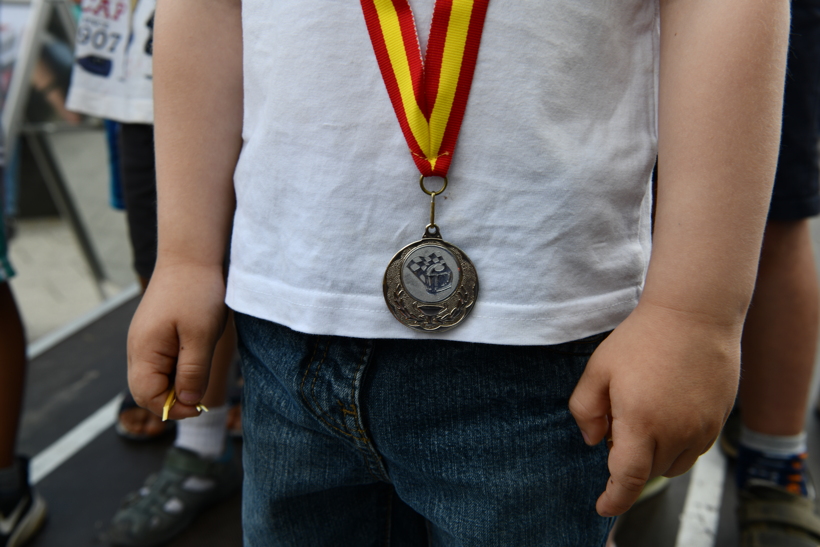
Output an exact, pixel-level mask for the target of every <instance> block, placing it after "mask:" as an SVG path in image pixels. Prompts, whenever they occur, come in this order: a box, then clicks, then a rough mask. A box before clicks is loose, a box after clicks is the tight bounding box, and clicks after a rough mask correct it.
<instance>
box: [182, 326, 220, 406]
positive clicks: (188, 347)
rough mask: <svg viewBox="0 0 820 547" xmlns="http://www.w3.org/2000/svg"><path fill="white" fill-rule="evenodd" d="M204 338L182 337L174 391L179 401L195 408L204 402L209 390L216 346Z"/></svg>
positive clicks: (214, 342)
mask: <svg viewBox="0 0 820 547" xmlns="http://www.w3.org/2000/svg"><path fill="white" fill-rule="evenodd" d="M215 344H216V341H215V340H214V341H213V342H212V343H209V341H205V340H203V339H202V338H198V339H196V338H192V339H188V340H185V339H184V338H182V336H180V346H179V357H178V358H177V367H176V377H175V379H174V390H175V391H176V397H177V401H179V402H180V403H182V404H184V405H188V406H193V405H196V404H198V403H199V402H200V401H202V398H203V397H204V396H205V391H206V390H207V389H208V377H209V375H210V371H211V359H213V354H214V346H215Z"/></svg>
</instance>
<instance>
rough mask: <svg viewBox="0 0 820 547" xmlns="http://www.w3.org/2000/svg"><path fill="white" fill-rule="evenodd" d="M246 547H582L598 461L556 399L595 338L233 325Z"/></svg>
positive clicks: (594, 527) (239, 319)
mask: <svg viewBox="0 0 820 547" xmlns="http://www.w3.org/2000/svg"><path fill="white" fill-rule="evenodd" d="M236 325H237V329H238V331H239V339H240V350H241V352H242V359H243V367H244V368H243V371H244V376H245V400H244V406H243V409H242V412H243V416H242V418H243V427H244V432H245V446H244V465H245V483H244V493H243V496H244V497H243V516H242V519H243V528H244V537H245V545H246V546H254V547H270V546H278V545H293V546H299V547H308V546H334V547H369V546H377V545H378V546H387V545H390V546H405V545H406V546H422V545H435V546H489V545H494V546H495V545H497V546H504V547H513V546H514V547H526V546H550V547H564V546H566V547H598V546H603V545H604V543H605V540H606V536H607V533H608V531H609V528H610V526H611V524H612V522H611V519H606V518H602V517H600V516H598V514H597V513H596V512H595V500H596V499H597V497H598V496H599V495H600V494H601V492H603V490H604V488H605V486H606V481H607V478H608V471H607V467H606V459H607V450H606V447H605V446H604V445H603V444H601V445H598V446H596V447H588V446H586V445H585V444H584V442H583V440H582V437H581V433H580V431H579V430H578V428H577V426H576V425H575V421H574V420H573V418H572V416H571V415H570V413H569V410H568V407H567V405H568V401H569V397H570V395H571V394H572V390H573V388H574V387H575V384H576V382H577V381H578V378H579V377H580V375H581V373H582V372H583V370H584V366H585V365H586V362H587V360H588V359H589V356H590V355H591V354H592V352H593V351H594V349H595V348H596V347H597V345H598V343H600V341H601V339H603V336H598V337H593V338H590V339H586V340H582V341H578V342H571V343H566V344H560V345H556V346H539V347H521V346H499V345H491V344H472V343H463V342H450V341H443V340H427V341H418V340H365V339H354V338H340V337H332V336H316V335H308V334H302V333H298V332H295V331H292V330H290V329H288V328H286V327H283V326H281V325H277V324H275V323H271V322H268V321H264V320H261V319H257V318H254V317H250V316H247V315H243V314H239V313H237V314H236Z"/></svg>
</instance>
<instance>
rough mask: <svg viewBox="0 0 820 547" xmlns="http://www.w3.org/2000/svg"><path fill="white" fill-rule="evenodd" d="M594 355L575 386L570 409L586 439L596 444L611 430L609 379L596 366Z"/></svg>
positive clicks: (588, 442) (587, 441) (590, 443)
mask: <svg viewBox="0 0 820 547" xmlns="http://www.w3.org/2000/svg"><path fill="white" fill-rule="evenodd" d="M595 363H596V358H595V356H593V358H592V359H590V362H589V364H588V365H587V367H586V370H585V371H584V374H583V375H582V376H581V379H580V380H579V381H578V385H576V386H575V391H574V392H573V393H572V397H570V400H569V411H570V412H571V413H572V416H573V418H575V423H577V424H578V427H579V428H580V430H581V434H582V435H583V437H584V441H585V442H586V443H587V444H588V445H590V446H594V445H596V444H598V443H599V442H601V440H603V438H604V437H605V436H606V435H607V433H608V432H609V414H610V407H611V404H610V399H609V380H608V378H606V377H604V375H603V374H602V373H603V370H602V369H600V368H599V367H596V366H595Z"/></svg>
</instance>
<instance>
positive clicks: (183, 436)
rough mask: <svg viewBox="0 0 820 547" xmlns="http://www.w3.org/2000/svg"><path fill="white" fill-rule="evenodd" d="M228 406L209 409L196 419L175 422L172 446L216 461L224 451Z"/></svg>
mask: <svg viewBox="0 0 820 547" xmlns="http://www.w3.org/2000/svg"><path fill="white" fill-rule="evenodd" d="M227 422H228V405H223V406H220V407H216V408H211V409H210V412H203V413H202V414H200V415H199V416H197V417H196V418H186V419H184V420H180V421H179V422H177V438H176V441H174V446H176V447H178V448H185V449H187V450H190V451H192V452H196V453H197V454H199V455H200V456H201V457H203V458H208V459H212V460H213V459H216V458H218V457H219V456H221V455H222V453H223V452H224V451H225V433H226V430H227Z"/></svg>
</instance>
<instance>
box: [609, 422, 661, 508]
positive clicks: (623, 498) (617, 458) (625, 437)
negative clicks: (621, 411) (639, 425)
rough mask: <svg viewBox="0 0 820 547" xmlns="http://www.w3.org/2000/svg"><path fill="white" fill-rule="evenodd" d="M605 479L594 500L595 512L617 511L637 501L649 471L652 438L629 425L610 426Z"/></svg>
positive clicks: (652, 445)
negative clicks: (605, 481) (607, 471)
mask: <svg viewBox="0 0 820 547" xmlns="http://www.w3.org/2000/svg"><path fill="white" fill-rule="evenodd" d="M612 440H613V444H612V449H611V450H610V452H609V473H610V477H609V481H608V482H607V485H606V491H605V492H604V493H603V494H601V497H599V498H598V503H597V504H596V509H597V510H598V514H600V515H601V516H605V517H611V516H615V515H621V514H623V513H625V512H626V510H627V509H629V508H630V507H632V504H633V503H635V501H637V499H638V496H640V494H641V491H642V490H643V487H644V485H645V484H646V481H647V480H649V477H650V474H651V472H652V462H653V458H654V452H655V441H654V440H653V439H652V437H650V436H649V435H648V434H642V433H640V432H637V431H635V430H634V429H632V428H629V427H617V426H615V427H614V428H613V439H612Z"/></svg>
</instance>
